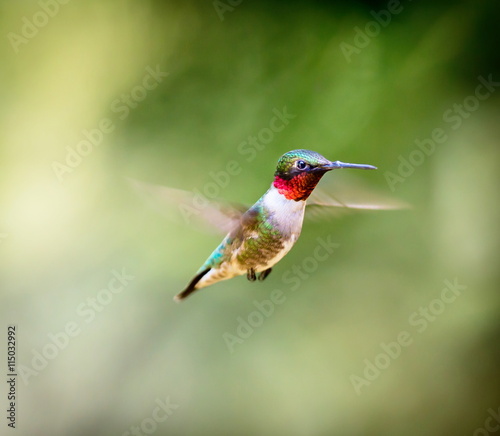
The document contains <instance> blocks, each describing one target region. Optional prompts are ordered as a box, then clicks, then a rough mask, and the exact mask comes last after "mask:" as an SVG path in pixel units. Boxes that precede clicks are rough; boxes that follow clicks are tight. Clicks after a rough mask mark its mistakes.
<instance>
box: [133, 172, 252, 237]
mask: <svg viewBox="0 0 500 436" xmlns="http://www.w3.org/2000/svg"><path fill="white" fill-rule="evenodd" d="M127 182H128V183H129V185H130V186H131V187H132V188H133V189H134V191H136V192H137V193H138V194H139V196H140V197H141V198H142V199H143V200H145V201H146V203H147V204H148V205H149V206H150V207H152V208H153V209H154V210H156V211H157V212H159V213H161V214H162V215H164V216H166V217H167V218H168V219H169V220H171V221H174V222H177V223H185V224H194V225H202V226H204V227H205V229H207V230H216V231H217V232H218V233H224V234H226V233H228V232H229V231H231V230H232V229H233V228H234V227H235V226H236V225H237V224H238V223H239V222H240V219H241V216H242V215H243V213H244V212H245V211H246V210H247V209H248V207H247V206H245V205H242V204H238V203H224V202H219V201H208V200H207V199H206V198H205V197H201V196H198V197H197V196H196V195H195V194H193V193H192V192H189V191H183V190H182V189H175V188H169V187H167V186H161V185H154V184H151V183H146V182H141V181H139V180H135V179H131V178H127ZM207 224H208V226H207Z"/></svg>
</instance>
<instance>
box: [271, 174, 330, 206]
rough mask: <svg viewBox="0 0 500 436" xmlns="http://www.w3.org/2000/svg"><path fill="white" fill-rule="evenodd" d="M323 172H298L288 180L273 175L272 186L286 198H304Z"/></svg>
mask: <svg viewBox="0 0 500 436" xmlns="http://www.w3.org/2000/svg"><path fill="white" fill-rule="evenodd" d="M323 174H324V173H306V172H303V173H300V174H297V175H296V176H295V177H293V178H292V179H290V180H285V179H282V178H281V177H280V176H275V178H274V182H273V186H274V187H275V188H276V189H277V190H278V192H279V193H280V194H281V195H284V196H285V198H286V199H287V200H295V201H300V200H306V199H307V197H309V195H311V192H312V191H313V190H314V188H315V187H316V185H317V184H318V182H319V181H320V180H321V177H323Z"/></svg>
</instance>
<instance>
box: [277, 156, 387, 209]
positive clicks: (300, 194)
mask: <svg viewBox="0 0 500 436" xmlns="http://www.w3.org/2000/svg"><path fill="white" fill-rule="evenodd" d="M337 168H358V169H362V170H376V169H377V168H376V167H374V166H372V165H360V164H350V163H344V162H340V161H335V162H331V161H329V160H328V159H326V158H325V157H324V156H322V155H321V154H319V153H316V152H315V151H311V150H292V151H289V152H288V153H285V154H284V155H283V156H281V157H280V159H279V160H278V165H277V167H276V172H275V173H274V182H273V186H274V187H275V188H276V189H277V190H278V192H279V193H280V194H281V195H284V196H285V198H286V199H287V200H295V201H301V200H307V197H309V195H310V194H311V192H312V191H313V190H314V188H315V187H316V185H317V184H318V182H319V181H320V180H321V177H323V175H324V174H325V173H326V172H327V171H331V170H334V169H337Z"/></svg>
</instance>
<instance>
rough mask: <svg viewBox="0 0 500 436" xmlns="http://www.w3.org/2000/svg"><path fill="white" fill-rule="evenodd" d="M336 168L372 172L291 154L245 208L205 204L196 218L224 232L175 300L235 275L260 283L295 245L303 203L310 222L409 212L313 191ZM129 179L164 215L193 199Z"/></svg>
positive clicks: (387, 203)
mask: <svg viewBox="0 0 500 436" xmlns="http://www.w3.org/2000/svg"><path fill="white" fill-rule="evenodd" d="M339 168H357V169H362V170H375V169H377V168H376V167H374V166H373V165H361V164H350V163H344V162H340V161H334V162H332V161H329V160H328V159H326V158H325V157H323V156H322V155H320V154H319V153H316V152H314V151H310V150H302V149H301V150H292V151H289V152H288V153H285V154H284V155H283V156H281V158H280V159H279V160H278V165H277V167H276V171H275V173H274V180H273V182H272V184H271V187H270V188H269V189H268V190H267V192H266V193H265V194H264V195H263V196H262V197H261V198H260V199H259V200H258V201H257V202H256V203H255V204H254V205H253V206H251V207H250V208H248V207H246V206H244V205H235V204H234V203H233V204H231V205H230V206H229V207H228V206H227V205H225V204H222V203H217V202H212V203H210V204H209V205H206V206H205V207H204V209H203V211H202V212H203V213H202V214H200V215H202V216H201V217H202V218H203V219H204V221H208V222H209V223H210V224H211V227H216V228H218V229H219V230H222V231H224V233H226V237H225V238H224V239H223V241H222V242H221V243H220V244H219V246H218V247H217V248H216V249H215V250H214V251H213V253H212V254H211V255H210V256H209V257H208V259H207V260H206V261H205V263H204V264H203V265H202V266H201V268H200V269H199V270H198V271H197V272H196V275H195V276H194V277H193V279H192V280H191V281H190V282H189V284H188V285H187V287H186V288H185V289H184V290H183V291H182V292H180V293H179V294H177V295H176V296H175V297H174V300H175V301H181V300H183V299H185V298H186V297H188V296H189V295H190V294H191V293H193V292H194V291H196V290H198V289H201V288H204V287H207V286H210V285H213V284H214V283H217V282H219V281H222V280H227V279H230V278H233V277H235V276H238V275H243V274H246V275H247V278H248V280H250V281H255V280H257V279H258V280H264V279H265V278H266V277H267V276H268V275H269V274H270V272H271V270H272V267H273V266H274V265H276V263H278V262H279V261H280V260H281V259H282V258H283V257H284V256H285V255H286V254H287V253H288V252H289V251H290V250H291V248H292V247H293V245H294V244H295V242H297V239H298V237H299V235H300V232H301V230H302V223H303V220H304V212H305V208H306V201H307V200H308V199H309V200H308V201H307V206H308V210H310V212H308V216H313V217H314V216H318V215H320V214H321V213H322V212H325V211H327V210H332V209H338V208H342V209H345V208H348V209H372V210H374V209H375V210H379V209H402V208H407V207H408V205H406V204H404V203H401V202H398V201H394V200H393V199H387V198H384V197H383V196H382V197H381V196H380V195H377V193H376V192H373V190H372V192H369V199H368V200H366V199H364V200H361V202H360V201H358V202H347V203H346V202H341V201H339V200H337V199H336V198H335V197H333V196H332V195H331V194H330V193H326V192H323V191H322V190H321V189H320V188H318V189H315V188H316V185H317V184H318V182H319V181H320V180H321V178H322V177H323V176H324V175H325V173H327V172H328V171H331V170H335V169H339ZM128 180H129V182H130V183H131V184H132V186H133V187H134V188H135V189H136V190H137V191H138V192H139V193H140V194H141V195H142V196H143V197H145V198H147V199H148V198H149V199H152V200H153V201H152V203H151V204H152V205H153V207H155V208H157V207H158V206H160V205H164V206H166V207H165V208H161V209H162V211H165V212H167V213H168V215H169V216H171V211H172V203H173V202H176V201H177V202H180V203H182V204H186V202H187V201H189V200H188V199H189V197H191V200H192V195H191V194H190V193H189V192H186V191H182V190H179V189H174V188H169V187H165V186H158V185H151V184H148V183H144V182H139V181H137V180H134V179H128ZM313 191H314V192H313ZM351 191H352V189H351ZM362 191H367V189H366V188H363V189H362ZM357 196H358V197H359V192H358V194H357ZM197 212H199V211H197Z"/></svg>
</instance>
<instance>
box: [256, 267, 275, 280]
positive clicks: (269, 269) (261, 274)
mask: <svg viewBox="0 0 500 436" xmlns="http://www.w3.org/2000/svg"><path fill="white" fill-rule="evenodd" d="M272 270H273V269H272V268H268V269H266V270H264V271H262V272H261V273H260V274H259V281H262V280H265V279H266V277H267V276H268V275H269V274H271V271H272Z"/></svg>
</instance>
